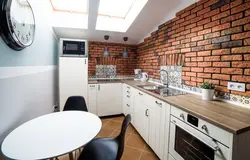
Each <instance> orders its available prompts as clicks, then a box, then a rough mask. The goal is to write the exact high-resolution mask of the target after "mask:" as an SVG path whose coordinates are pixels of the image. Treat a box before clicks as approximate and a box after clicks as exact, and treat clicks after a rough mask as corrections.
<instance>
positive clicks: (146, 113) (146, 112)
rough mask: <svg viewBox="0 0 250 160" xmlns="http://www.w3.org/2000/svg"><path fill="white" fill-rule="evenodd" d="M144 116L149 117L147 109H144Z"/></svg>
mask: <svg viewBox="0 0 250 160" xmlns="http://www.w3.org/2000/svg"><path fill="white" fill-rule="evenodd" d="M145 115H146V116H147V117H148V116H149V114H148V109H146V111H145Z"/></svg>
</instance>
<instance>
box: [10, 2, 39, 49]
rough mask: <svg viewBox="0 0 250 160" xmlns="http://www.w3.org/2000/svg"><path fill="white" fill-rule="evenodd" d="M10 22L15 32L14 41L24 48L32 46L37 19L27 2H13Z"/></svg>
mask: <svg viewBox="0 0 250 160" xmlns="http://www.w3.org/2000/svg"><path fill="white" fill-rule="evenodd" d="M9 22H10V24H9V26H10V27H11V28H12V29H13V31H14V32H13V33H12V34H13V35H12V36H13V38H14V40H15V41H16V42H17V43H18V44H19V45H21V46H24V47H26V46H29V45H31V44H32V42H33V40H34V34H35V19H34V15H33V11H32V8H31V6H30V4H29V3H28V1H27V0H12V2H11V5H10V20H9Z"/></svg>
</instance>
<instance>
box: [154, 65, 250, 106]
mask: <svg viewBox="0 0 250 160" xmlns="http://www.w3.org/2000/svg"><path fill="white" fill-rule="evenodd" d="M160 68H161V70H165V71H167V72H168V74H167V73H166V72H164V71H162V72H161V73H160V79H161V80H160V81H159V80H157V79H150V80H151V81H154V82H157V83H161V84H169V85H170V86H173V87H177V88H181V89H184V90H188V91H192V92H197V93H201V88H200V87H198V86H197V87H194V86H188V85H185V84H184V83H183V81H182V67H181V66H161V67H160ZM215 95H216V97H217V98H222V99H225V100H231V101H234V102H237V103H240V104H244V105H250V97H244V96H239V95H235V94H230V93H226V92H223V91H219V90H217V91H216V94H215Z"/></svg>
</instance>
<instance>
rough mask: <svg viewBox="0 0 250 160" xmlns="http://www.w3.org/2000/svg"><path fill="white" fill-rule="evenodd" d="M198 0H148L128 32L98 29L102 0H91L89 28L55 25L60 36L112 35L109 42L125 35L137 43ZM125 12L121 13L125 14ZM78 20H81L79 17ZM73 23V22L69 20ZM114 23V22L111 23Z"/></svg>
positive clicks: (98, 38) (96, 38)
mask: <svg viewBox="0 0 250 160" xmlns="http://www.w3.org/2000/svg"><path fill="white" fill-rule="evenodd" d="M196 1H197V0H148V2H147V4H146V5H145V7H144V8H143V9H142V11H141V12H140V13H139V15H138V16H137V17H136V19H135V20H134V21H133V23H132V24H131V25H130V27H129V28H128V29H127V31H126V32H123V33H122V32H114V31H101V30H96V24H97V15H98V8H99V3H100V0H89V9H88V23H87V25H88V29H79V28H70V27H65V26H64V27H53V28H54V31H55V34H56V35H57V36H58V37H59V38H80V39H87V40H90V41H104V38H103V37H104V35H110V40H109V42H115V43H123V37H125V36H127V37H128V38H129V40H128V43H130V44H137V43H139V42H142V41H143V39H144V38H145V37H147V36H149V35H150V33H151V32H153V31H154V30H156V29H157V27H158V26H159V25H160V24H162V23H164V22H165V21H167V20H170V19H172V18H174V17H175V14H176V12H178V11H180V10H182V9H184V8H186V7H187V6H189V5H191V4H193V3H195V2H196ZM123 13H124V12H121V13H119V16H123V15H122V14H123ZM76 21H79V19H77V20H76ZM69 23H73V22H69ZM109 25H112V24H109Z"/></svg>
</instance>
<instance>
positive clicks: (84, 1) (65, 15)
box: [50, 0, 88, 29]
mask: <svg viewBox="0 0 250 160" xmlns="http://www.w3.org/2000/svg"><path fill="white" fill-rule="evenodd" d="M50 2H51V5H52V7H53V10H54V13H53V27H65V28H78V29H88V0H50Z"/></svg>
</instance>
